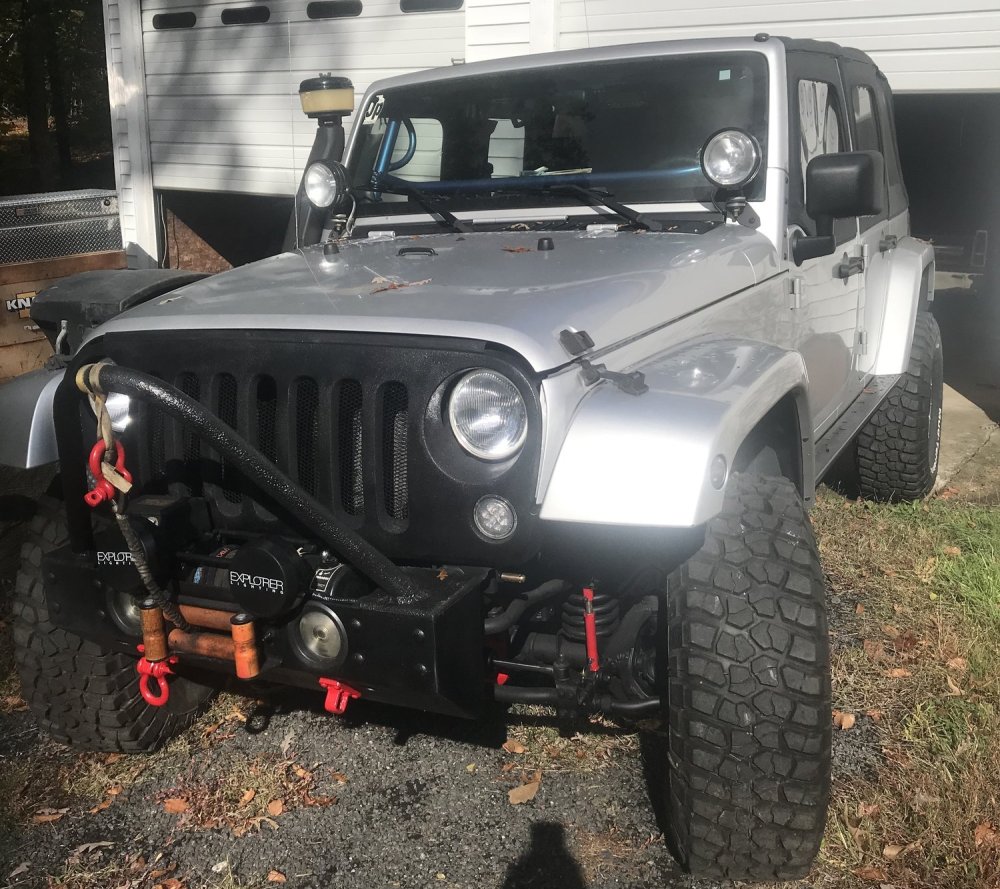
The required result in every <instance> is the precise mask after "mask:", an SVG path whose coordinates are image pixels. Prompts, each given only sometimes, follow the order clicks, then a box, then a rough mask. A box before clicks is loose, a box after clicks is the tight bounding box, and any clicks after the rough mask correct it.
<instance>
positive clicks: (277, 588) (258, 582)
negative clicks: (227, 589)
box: [229, 571, 285, 593]
mask: <svg viewBox="0 0 1000 889" xmlns="http://www.w3.org/2000/svg"><path fill="white" fill-rule="evenodd" d="M229 585H230V586H236V587H241V588H243V589H245V590H269V591H270V592H272V593H283V592H284V591H285V583H284V581H281V580H278V579H277V578H275V577H262V576H261V575H259V574H246V573H245V572H243V571H230V572H229Z"/></svg>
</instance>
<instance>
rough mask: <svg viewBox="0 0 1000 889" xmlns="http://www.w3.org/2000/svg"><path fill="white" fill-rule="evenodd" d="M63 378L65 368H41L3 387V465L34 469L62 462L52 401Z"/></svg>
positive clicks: (0, 393) (0, 404)
mask: <svg viewBox="0 0 1000 889" xmlns="http://www.w3.org/2000/svg"><path fill="white" fill-rule="evenodd" d="M62 378H63V369H62V368H58V369H56V370H49V369H48V368H42V369H41V370H36V371H32V372H31V373H26V374H22V375H21V376H19V377H16V378H15V379H13V380H10V381H9V382H7V383H3V384H2V385H0V417H3V423H4V431H3V434H2V435H0V465H4V466H16V467H17V468H19V469H32V468H34V467H35V466H44V465H45V464H46V463H54V462H55V461H56V460H58V459H59V453H58V450H57V449H56V431H55V424H54V423H53V418H52V398H53V396H54V395H55V393H56V388H57V387H58V386H59V381H60V380H61V379H62Z"/></svg>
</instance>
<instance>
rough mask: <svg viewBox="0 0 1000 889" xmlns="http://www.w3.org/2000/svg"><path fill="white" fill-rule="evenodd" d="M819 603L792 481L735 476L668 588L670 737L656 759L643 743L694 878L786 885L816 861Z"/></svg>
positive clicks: (670, 834)
mask: <svg viewBox="0 0 1000 889" xmlns="http://www.w3.org/2000/svg"><path fill="white" fill-rule="evenodd" d="M824 600H825V585H824V581H823V573H822V571H821V569H820V564H819V553H818V549H817V546H816V540H815V538H814V536H813V533H812V528H811V525H810V523H809V518H808V516H807V515H806V512H805V508H804V507H803V504H802V500H801V498H800V497H799V495H798V492H797V491H796V490H795V487H794V486H793V485H792V483H791V482H790V481H788V480H787V479H784V478H769V477H766V476H760V475H743V474H733V476H732V477H731V479H730V482H729V484H728V486H727V490H726V498H725V505H724V508H723V511H722V512H721V513H720V514H719V515H718V516H717V517H715V518H714V519H712V520H711V521H710V522H709V523H708V525H707V527H706V532H705V542H704V545H703V546H702V547H701V549H700V550H699V551H698V552H697V553H696V554H695V555H694V556H692V557H691V558H690V559H689V560H688V561H687V562H685V563H684V564H683V565H682V566H681V567H680V568H679V569H678V570H677V571H676V572H675V573H674V574H673V575H672V576H671V580H670V583H669V584H668V590H667V593H666V596H665V602H664V605H665V615H666V620H665V627H664V626H663V623H662V622H661V628H660V632H661V634H663V635H661V642H663V643H665V652H664V656H663V657H664V661H665V668H666V677H665V680H661V681H660V683H659V684H660V694H661V697H662V698H663V699H664V706H665V711H666V718H667V721H668V726H667V733H666V736H667V737H666V742H665V745H664V744H661V745H660V747H659V750H658V752H655V751H656V747H655V745H644V750H645V754H646V756H647V757H648V756H652V755H657V756H659V757H661V758H662V759H663V760H665V761H661V762H656V763H653V762H649V761H647V763H646V766H647V769H646V771H647V775H648V776H650V791H651V793H652V794H653V795H654V799H653V802H654V806H655V807H656V808H657V810H658V812H659V814H660V817H661V819H662V820H664V821H665V822H666V823H665V824H664V830H665V833H666V836H667V839H668V842H669V844H670V846H671V849H672V851H673V852H674V854H675V856H676V857H677V858H678V860H679V861H680V863H681V865H682V866H683V867H685V868H686V869H687V870H689V871H690V872H692V873H694V874H697V875H699V876H707V877H714V878H722V879H734V880H787V879H793V878H797V877H801V876H803V875H805V874H806V873H807V872H808V870H809V867H810V865H811V864H812V861H813V858H814V857H815V855H816V852H817V851H818V849H819V844H820V840H821V838H822V836H823V828H824V824H825V821H826V809H827V804H828V801H829V786H830V745H831V711H830V671H829V641H828V638H827V627H826V610H825V601H824ZM664 631H665V632H664ZM664 746H665V748H666V749H664Z"/></svg>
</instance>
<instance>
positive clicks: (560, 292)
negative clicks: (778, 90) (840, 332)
mask: <svg viewBox="0 0 1000 889" xmlns="http://www.w3.org/2000/svg"><path fill="white" fill-rule="evenodd" d="M539 237H546V238H551V241H552V249H551V250H538V249H537V248H538V241H539ZM415 248H416V249H415ZM339 251H340V252H339V253H337V254H334V255H331V256H324V254H323V249H322V247H313V248H308V249H306V250H304V251H301V252H296V253H283V254H281V255H279V256H275V257H272V258H271V259H266V260H263V261H262V262H257V263H253V264H251V265H247V266H243V267H241V268H238V269H234V270H233V271H230V272H225V273H223V274H219V275H215V276H213V277H211V278H206V279H204V280H202V281H199V282H197V283H194V284H190V285H188V286H186V287H183V288H180V289H178V290H176V291H173V292H171V293H169V294H167V295H166V296H162V297H159V298H156V299H153V300H151V301H149V302H147V303H144V304H143V305H141V306H138V307H136V308H134V309H131V310H130V311H128V312H126V313H124V314H122V315H120V316H119V317H117V318H115V319H114V320H112V321H111V322H109V323H108V324H106V325H104V326H103V327H101V328H99V329H98V330H97V331H95V335H100V334H102V333H109V332H125V331H138V330H192V329H196V330H206V329H213V328H216V329H219V330H220V331H221V330H227V329H235V328H239V329H255V328H256V329H268V330H275V329H287V330H343V331H364V332H373V333H400V334H420V335H428V336H447V337H462V338H467V339H478V340H486V341H489V342H493V343H497V344H500V345H503V346H506V347H508V348H510V349H512V350H514V351H515V352H518V353H519V354H520V355H522V356H523V357H524V358H525V360H527V362H528V363H529V364H530V365H531V366H532V368H533V369H534V370H536V371H539V372H541V371H546V370H550V369H551V368H554V367H557V366H559V365H562V364H565V363H566V362H567V361H569V360H571V359H572V357H573V356H572V355H570V354H569V353H568V352H567V351H566V349H565V348H564V347H563V346H562V344H561V343H560V342H559V333H560V331H562V330H563V329H565V328H572V329H574V330H585V331H587V333H588V334H589V335H590V336H591V337H592V338H593V340H594V344H595V348H596V350H603V349H607V348H609V347H611V346H614V345H615V344H616V343H619V342H621V341H622V340H628V339H632V338H635V337H637V336H641V335H642V334H644V333H646V332H648V331H650V330H652V329H655V328H658V327H661V326H663V325H664V324H666V323H669V322H670V321H672V320H674V319H676V318H679V317H681V316H684V315H687V314H689V313H691V312H693V311H696V310H697V309H699V308H701V307H703V306H705V305H707V304H709V303H711V302H714V301H715V300H717V299H720V298H722V297H724V296H727V295H729V294H731V293H734V292H736V291H738V290H742V289H744V288H746V287H749V286H751V285H753V284H755V283H757V282H759V281H761V280H763V279H764V278H767V277H770V276H771V275H773V274H775V273H776V271H777V257H776V255H775V251H774V247H773V245H771V243H770V242H769V241H768V240H767V239H766V238H764V237H763V235H761V234H759V233H757V232H755V231H752V230H751V229H748V228H743V227H740V226H736V225H724V226H723V225H720V226H718V227H716V228H714V229H712V230H710V231H708V232H707V233H705V234H686V233H671V232H658V233H654V232H642V233H637V232H631V231H623V232H601V233H591V232H579V231H571V232H541V233H537V232H536V233H530V234H529V233H521V232H517V233H510V232H497V233H476V234H467V235H456V234H441V235H437V234H435V235H421V236H417V237H396V238H392V237H384V238H369V239H364V240H357V241H347V242H342V243H341V244H340V245H339Z"/></svg>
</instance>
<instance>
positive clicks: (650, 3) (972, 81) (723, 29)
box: [558, 0, 1000, 92]
mask: <svg viewBox="0 0 1000 889" xmlns="http://www.w3.org/2000/svg"><path fill="white" fill-rule="evenodd" d="M559 3H560V6H559V37H558V42H559V48H560V49H578V48H580V47H585V46H604V45H609V44H615V43H632V42H638V41H645V40H677V39H683V38H691V37H731V36H744V35H746V36H749V35H752V34H755V33H757V32H760V31H766V32H768V33H771V34H780V35H783V36H789V37H812V38H815V39H817V40H832V41H834V42H836V43H842V44H844V45H846V46H853V47H857V48H858V49H862V50H864V51H865V52H867V53H869V54H870V55H871V56H872V57H873V58H874V59H875V61H876V62H877V63H878V65H879V67H880V68H881V69H882V70H883V71H884V72H885V73H886V75H887V76H888V78H889V81H890V83H891V84H892V87H893V89H894V90H896V91H898V92H941V91H957V90H963V91H982V90H1000V9H998V8H997V2H996V0H951V2H948V0H772V2H767V3H753V2H749V3H736V2H734V0H559Z"/></svg>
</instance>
